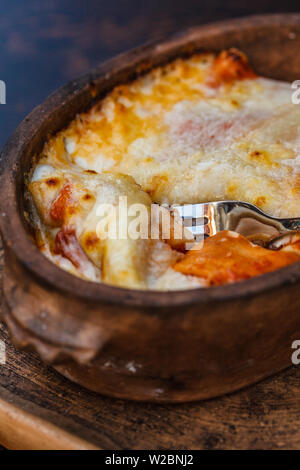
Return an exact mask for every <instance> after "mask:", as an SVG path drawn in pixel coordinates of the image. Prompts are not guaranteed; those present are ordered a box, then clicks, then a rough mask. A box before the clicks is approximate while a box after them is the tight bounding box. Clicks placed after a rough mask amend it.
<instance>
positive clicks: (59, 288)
mask: <svg viewBox="0 0 300 470" xmlns="http://www.w3.org/2000/svg"><path fill="white" fill-rule="evenodd" d="M232 46H234V47H238V48H240V49H241V50H242V51H244V52H245V53H246V54H247V55H248V57H249V60H250V62H251V64H252V65H253V67H254V69H255V71H256V72H257V73H259V74H262V75H265V76H268V77H272V78H276V79H282V80H289V81H292V80H295V79H299V78H300V61H299V51H300V15H298V14H287V15H274V16H273V15H271V16H259V17H250V18H244V19H236V20H232V21H226V22H222V23H217V24H212V25H208V26H200V27H196V28H192V29H188V30H186V31H183V32H181V33H179V34H176V35H173V36H172V37H169V38H168V39H167V40H166V41H164V42H158V43H155V44H152V45H147V46H145V47H141V48H139V49H136V50H134V51H131V52H128V53H126V54H123V55H121V56H119V57H117V58H115V59H112V60H110V61H109V62H107V63H105V64H104V65H101V66H99V67H98V68H96V69H95V70H93V71H92V72H90V73H89V74H87V75H86V76H84V77H83V78H80V79H79V80H75V81H73V82H72V83H70V84H68V85H66V86H65V87H64V88H62V89H60V90H58V91H57V92H55V93H54V94H53V95H51V96H50V97H49V98H48V99H47V100H46V101H45V102H44V103H42V104H41V105H40V106H38V107H37V108H36V109H35V110H34V111H33V112H32V113H31V114H30V115H29V116H28V117H27V118H25V120H24V121H23V122H22V124H21V125H20V126H19V128H18V129H17V130H16V132H15V133H14V135H13V136H12V137H11V139H10V140H9V142H8V143H7V145H6V147H5V149H4V151H3V153H2V159H1V170H2V179H1V189H0V192H1V194H0V214H1V231H2V237H3V243H4V250H5V269H4V276H3V294H4V301H5V310H4V320H5V322H6V324H7V325H8V328H9V330H10V333H11V336H12V339H13V340H14V342H15V343H16V344H17V345H18V346H19V347H21V348H28V349H34V350H35V351H37V352H38V354H39V355H40V356H41V358H42V359H43V360H44V361H47V362H49V363H52V364H53V365H54V366H55V367H56V368H57V369H58V370H59V371H60V372H61V373H62V374H64V375H65V376H66V377H69V378H70V379H71V380H73V381H75V382H78V383H80V384H82V385H84V386H85V387H87V388H89V389H91V390H94V391H97V392H100V393H103V394H106V395H110V396H115V397H121V398H128V399H132V400H145V401H157V402H180V401H181V402H183V401H191V400H198V399H204V398H209V397H214V396H217V395H221V394H223V393H227V392H231V391H233V390H236V389H238V388H241V387H243V386H245V385H248V384H251V383H254V382H256V381H258V380H260V379H262V378H263V377H266V376H269V375H271V374H273V373H275V372H277V371H279V370H281V369H284V368H285V367H287V366H289V365H290V364H291V353H292V349H291V344H292V342H293V340H295V339H300V296H299V290H300V263H296V264H294V265H291V266H289V267H286V268H284V269H280V270H278V271H276V272H273V273H270V274H266V275H263V276H260V277H257V278H253V279H250V280H248V281H245V282H240V283H236V284H233V285H230V286H221V287H214V288H205V289H201V288H200V289H195V290H187V291H181V292H180V291H177V292H143V291H135V290H128V289H122V288H117V287H112V286H108V285H104V284H96V283H92V282H87V281H84V280H81V279H79V278H76V277H74V276H72V275H71V274H69V273H67V272H65V271H63V270H61V269H59V268H58V267H57V266H55V265H54V264H52V263H51V262H50V261H48V260H47V259H46V258H45V257H44V256H43V255H42V254H41V253H40V252H39V251H38V249H37V248H36V246H35V245H34V243H33V242H32V240H31V237H30V229H29V227H28V224H27V220H26V214H25V212H26V201H25V199H24V177H25V176H26V174H27V173H28V171H29V169H30V167H31V165H32V160H33V158H34V156H35V155H38V154H39V152H40V151H41V149H42V147H43V144H44V142H45V140H46V139H47V138H48V137H49V135H51V134H54V133H56V132H57V131H59V130H60V129H62V128H63V127H65V126H66V125H67V124H68V123H69V122H70V120H71V119H72V118H73V117H74V116H75V114H76V113H78V112H82V111H84V110H86V109H88V108H89V107H90V106H91V105H92V104H93V103H94V102H95V100H97V99H99V98H101V97H102V96H104V95H105V93H107V92H108V91H109V90H111V89H112V88H113V87H114V86H115V85H117V84H119V83H122V82H126V81H128V80H130V79H132V78H133V77H136V76H137V75H138V74H141V73H144V72H145V71H147V70H149V69H151V68H152V67H153V66H155V65H158V64H163V63H165V62H167V61H169V60H171V59H173V58H174V57H177V56H183V55H187V54H191V53H192V52H194V51H201V50H213V51H219V50H221V49H223V48H228V47H232ZM291 93H292V90H291Z"/></svg>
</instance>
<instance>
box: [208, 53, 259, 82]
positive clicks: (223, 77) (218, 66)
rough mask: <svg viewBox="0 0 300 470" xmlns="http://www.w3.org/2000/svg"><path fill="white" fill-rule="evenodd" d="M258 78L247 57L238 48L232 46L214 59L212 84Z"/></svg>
mask: <svg viewBox="0 0 300 470" xmlns="http://www.w3.org/2000/svg"><path fill="white" fill-rule="evenodd" d="M246 78H256V74H255V73H254V72H253V70H252V68H251V67H250V65H249V63H248V59H247V57H246V56H245V55H244V54H243V53H242V52H240V51H239V50H238V49H235V48H232V49H229V50H228V51H222V52H221V53H220V54H219V55H218V56H217V57H216V59H215V60H214V62H213V66H212V73H211V77H210V80H209V82H210V84H211V85H212V86H213V85H215V86H219V85H221V84H222V83H230V82H234V81H235V80H244V79H246Z"/></svg>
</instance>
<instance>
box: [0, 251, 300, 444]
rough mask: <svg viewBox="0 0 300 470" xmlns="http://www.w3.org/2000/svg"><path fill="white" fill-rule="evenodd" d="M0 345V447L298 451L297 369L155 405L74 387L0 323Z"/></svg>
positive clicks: (299, 387)
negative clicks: (2, 348)
mask: <svg viewBox="0 0 300 470" xmlns="http://www.w3.org/2000/svg"><path fill="white" fill-rule="evenodd" d="M1 271H2V250H1V249H0V277H1ZM0 340H2V341H4V342H5V345H6V356H7V357H6V364H5V365H0V444H2V445H3V446H5V447H7V448H9V449H93V448H100V449H109V450H110V449H168V450H170V449H220V448H221V449H261V448H262V449H280V448H284V449H299V448H300V367H298V368H297V367H292V368H290V369H289V370H287V371H285V372H284V373H281V374H280V375H277V376H276V377H273V378H270V379H268V380H265V381H263V382H261V383H259V384H257V385H255V386H252V387H249V388H248V389H246V390H243V391H240V392H237V393H234V394H232V395H230V396H225V397H222V398H218V399H214V400H210V401H206V402H202V403H192V404H183V405H150V404H142V403H132V402H127V401H122V400H115V399H110V398H106V397H102V396H100V395H97V394H95V393H92V392H89V391H87V390H85V389H83V388H82V387H80V386H78V385H76V384H73V383H72V382H70V381H68V380H67V379H65V378H64V377H62V376H60V375H59V374H58V373H57V372H55V371H54V370H53V369H52V368H51V367H49V366H47V365H45V364H43V363H42V362H41V361H40V360H39V358H38V357H37V356H36V355H35V354H28V353H25V352H20V351H18V350H17V349H15V348H14V346H13V345H12V344H11V342H10V340H9V337H8V335H7V331H6V328H5V327H4V326H3V325H1V326H0Z"/></svg>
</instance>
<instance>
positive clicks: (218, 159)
mask: <svg viewBox="0 0 300 470" xmlns="http://www.w3.org/2000/svg"><path fill="white" fill-rule="evenodd" d="M91 171H92V172H96V173H91ZM122 174H123V175H129V176H127V177H125V176H122ZM299 175H300V107H297V106H295V105H293V104H291V89H290V85H289V84H288V83H283V82H278V81H274V80H270V79H265V78H261V77H257V76H256V75H255V74H254V73H253V72H252V70H251V69H250V67H249V65H248V63H247V60H246V58H245V56H243V54H241V53H239V52H238V51H235V50H234V51H229V52H226V51H225V52H223V53H222V54H220V55H219V56H218V57H217V58H216V57H215V56H214V55H213V54H199V55H194V56H192V57H191V58H189V59H177V60H175V61H174V62H172V63H170V64H169V65H166V66H165V67H161V68H157V69H154V70H153V71H151V72H150V73H148V74H146V75H145V76H142V77H140V78H139V79H138V80H136V81H134V82H132V83H129V84H126V85H120V86H117V87H116V88H114V89H113V90H112V91H111V93H109V94H108V95H107V97H106V98H104V99H103V100H102V101H101V102H99V103H97V104H96V105H95V106H94V107H93V108H92V109H91V110H90V111H89V112H87V113H85V114H80V115H78V116H76V118H75V119H74V120H73V122H71V124H70V125H69V126H68V127H67V128H66V129H65V130H63V131H62V132H60V133H58V134H57V135H56V136H55V137H53V138H52V139H50V140H49V141H48V142H47V143H46V144H45V147H44V149H43V152H42V154H41V157H40V160H39V164H38V166H37V167H36V168H35V170H34V172H33V176H32V179H31V183H30V185H29V190H30V193H31V194H32V196H33V200H34V204H35V207H36V208H37V211H38V214H39V217H40V220H39V221H38V222H37V220H36V218H35V225H36V228H37V231H38V233H39V237H40V241H39V245H40V246H41V247H42V249H43V251H44V252H45V254H46V255H47V256H48V257H50V258H51V259H53V261H54V262H56V263H57V264H58V265H60V266H62V267H63V268H65V269H68V270H71V271H72V272H75V273H77V274H78V275H80V276H82V277H85V278H88V279H93V280H100V279H101V280H102V281H104V282H108V283H112V284H116V285H121V286H127V287H133V288H146V289H147V288H150V289H164V290H165V289H172V288H173V289H180V285H182V288H189V287H191V288H192V287H197V286H199V285H203V283H204V284H207V283H206V281H205V280H204V281H203V280H201V279H200V278H199V276H195V275H194V276H193V275H192V276H191V275H190V274H189V273H185V274H184V273H182V272H181V273H179V271H178V269H177V268H176V270H174V269H173V267H172V266H173V265H174V263H175V262H176V259H177V257H178V252H177V251H174V249H173V250H172V249H171V248H170V247H168V246H167V245H166V244H165V243H163V242H159V241H157V242H155V243H150V242H149V241H145V240H142V241H141V240H139V241H136V240H130V241H126V243H124V241H123V240H113V241H105V243H103V241H102V240H100V239H99V236H98V235H99V234H98V235H96V220H97V217H96V215H95V210H96V209H95V208H96V207H97V203H98V202H99V200H101V201H103V202H110V203H115V202H114V201H115V200H116V196H119V195H122V194H126V195H128V196H129V197H130V200H131V202H132V203H136V202H139V201H143V203H144V204H146V206H147V207H149V206H150V204H151V202H155V203H159V204H162V203H168V204H176V203H177V204H178V203H179V204H183V203H199V202H205V201H214V200H221V199H237V200H242V201H246V202H251V203H254V204H256V205H258V206H259V207H260V208H262V209H263V210H264V211H266V212H269V213H270V214H272V215H274V216H284V217H289V216H290V217H291V216H298V215H299V209H298V205H299V200H300V194H299V193H300V183H299V182H300V179H299ZM124 178H125V179H124ZM51 180H53V181H52V184H51V183H50V184H49V181H51ZM67 181H71V182H72V195H71V196H70V197H68V195H67V194H66V191H67V190H66V188H65V186H66V182H67ZM54 183H55V184H54ZM137 184H138V185H140V186H137ZM62 190H64V191H65V193H63V194H62ZM87 193H88V194H90V195H91V197H90V198H87V199H86V200H85V201H84V200H83V199H82V198H83V197H84V194H87ZM69 199H72V200H73V203H74V201H75V204H73V206H72V205H70V204H69V203H68V201H69ZM55 201H56V202H55ZM54 203H55V204H56V206H55V208H56V209H57V208H59V205H67V206H68V204H69V206H70V207H69V208H68V209H66V210H65V209H64V210H63V216H61V218H59V217H57V219H55V217H54V218H53V214H54V213H55V211H54V209H53V204H54ZM51 209H52V212H51ZM66 226H68V227H70V226H72V227H74V231H75V232H74V233H75V235H76V238H77V240H78V243H79V245H80V247H81V250H82V251H83V253H84V255H85V258H86V259H85V261H84V263H83V264H82V266H81V267H80V268H76V266H75V269H74V260H73V262H72V261H71V264H72V269H69V268H70V267H69V264H70V258H69V259H68V257H66V256H64V255H63V254H62V253H63V252H64V249H65V250H66V246H65V248H64V249H63V248H62V246H61V251H60V252H59V250H58V249H56V251H55V243H56V242H55V240H56V238H57V230H58V227H59V228H60V229H64V227H66ZM51 227H52V228H51ZM55 227H56V229H55V230H56V232H55V233H54V232H53V230H54V228H55ZM62 235H63V234H61V243H62V242H63V241H64V242H66V240H67V239H68V237H69V240H71V236H70V234H69V235H66V234H65V235H64V236H62ZM100 238H101V236H100ZM41 240H42V241H41ZM174 247H175V244H173V248H174ZM153 250H154V251H155V250H158V251H161V257H162V258H161V259H160V256H158V255H157V252H156V255H154V251H153ZM62 258H63V259H64V262H63V263H62ZM162 259H163V260H164V261H162ZM153 263H154V264H156V265H157V266H160V268H157V270H156V275H155V274H154V272H155V269H154V268H153ZM75 264H76V263H75ZM83 266H85V268H84V267H83ZM91 266H92V268H91ZM92 270H93V271H95V270H96V272H93V274H91V271H92ZM157 273H159V274H157Z"/></svg>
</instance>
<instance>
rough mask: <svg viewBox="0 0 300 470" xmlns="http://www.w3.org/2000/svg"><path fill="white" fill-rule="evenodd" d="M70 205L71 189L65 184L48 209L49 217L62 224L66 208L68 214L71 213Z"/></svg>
mask: <svg viewBox="0 0 300 470" xmlns="http://www.w3.org/2000/svg"><path fill="white" fill-rule="evenodd" d="M71 204H72V189H71V185H70V184H66V185H65V186H64V187H63V188H62V190H61V192H60V194H59V196H58V197H57V198H56V199H55V201H54V202H53V203H52V205H51V208H50V215H51V217H52V219H53V220H55V222H58V223H63V222H64V219H65V215H66V210H67V208H68V210H69V213H70V212H71V213H72V210H71Z"/></svg>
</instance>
